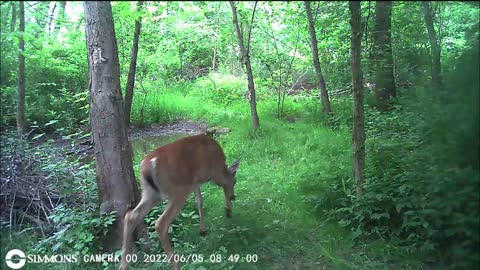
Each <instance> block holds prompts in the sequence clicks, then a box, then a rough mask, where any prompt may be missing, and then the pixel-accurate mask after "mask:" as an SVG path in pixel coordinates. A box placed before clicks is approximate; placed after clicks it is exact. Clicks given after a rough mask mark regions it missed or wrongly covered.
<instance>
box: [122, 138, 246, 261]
mask: <svg viewBox="0 0 480 270" xmlns="http://www.w3.org/2000/svg"><path fill="white" fill-rule="evenodd" d="M209 135H210V134H209V133H203V134H199V135H194V136H190V137H185V138H182V139H179V140H177V141H175V142H173V143H170V144H167V145H165V146H162V147H160V148H157V149H156V150H154V151H153V152H151V153H150V154H148V155H147V156H146V157H145V158H144V159H143V160H142V162H141V177H140V185H141V187H142V196H141V199H140V202H139V203H138V204H137V206H136V207H135V208H134V209H133V210H130V211H128V212H127V213H126V214H125V217H124V231H123V240H122V257H121V263H120V267H119V270H126V269H127V268H128V263H129V262H128V261H127V258H126V256H127V254H130V253H131V252H132V245H133V232H134V231H135V229H136V227H137V226H138V225H139V224H140V222H142V221H143V219H144V218H145V215H146V214H147V213H148V212H149V211H150V210H151V209H152V208H153V207H154V206H155V205H157V204H159V203H160V202H162V201H163V200H165V199H168V202H167V205H166V207H165V210H164V211H163V213H162V214H161V215H160V217H159V218H158V220H157V221H156V222H155V231H156V232H157V235H158V237H159V238H160V242H161V244H162V247H163V249H164V252H165V254H166V256H167V258H169V259H170V263H171V266H172V269H173V270H179V269H180V265H179V264H178V262H177V261H175V260H174V259H172V258H174V257H173V256H174V253H173V249H172V245H171V243H170V238H169V236H168V228H169V226H170V224H171V223H172V222H173V220H174V219H175V218H176V216H177V214H178V213H179V212H180V210H181V209H182V208H183V206H184V204H185V202H186V200H187V198H188V196H189V195H190V194H191V193H192V191H193V193H194V194H195V199H196V204H197V207H198V214H199V219H200V235H201V236H205V235H206V229H205V224H204V215H203V214H204V213H203V198H202V193H201V191H200V186H201V185H202V184H204V183H206V182H208V181H210V180H211V181H212V182H214V183H215V184H217V185H218V186H220V187H221V188H223V191H224V194H225V215H226V217H227V218H232V201H233V200H235V193H234V186H235V183H236V177H235V176H236V173H237V170H238V167H239V164H240V160H239V159H238V160H236V161H235V162H234V163H233V164H232V165H231V166H230V167H227V165H226V164H225V154H224V152H223V150H222V148H221V147H220V145H219V144H218V143H217V142H216V141H215V140H214V139H213V138H212V137H211V136H209Z"/></svg>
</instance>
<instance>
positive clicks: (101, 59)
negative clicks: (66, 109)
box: [84, 1, 140, 251]
mask: <svg viewBox="0 0 480 270" xmlns="http://www.w3.org/2000/svg"><path fill="white" fill-rule="evenodd" d="M84 9H85V29H86V37H87V56H88V63H89V85H90V124H91V128H92V135H93V139H94V143H95V161H96V162H95V163H96V170H97V185H98V193H99V199H100V212H101V213H105V212H111V211H116V217H117V218H116V221H115V223H114V224H113V225H112V227H111V228H110V230H109V233H108V234H107V236H106V237H105V239H103V245H104V247H105V248H106V249H107V250H110V251H111V250H114V249H118V248H120V246H121V240H122V232H123V217H124V215H125V213H126V212H127V210H128V209H129V208H132V207H134V206H135V205H136V203H137V201H138V199H139V197H140V194H139V191H138V188H137V186H136V184H135V176H134V174H133V166H132V150H131V145H130V143H129V142H128V138H127V131H126V129H125V125H124V115H123V106H122V94H121V90H120V67H119V63H118V49H117V41H116V39H115V28H114V26H113V16H112V7H111V5H110V2H102V1H98V2H93V1H92V2H91V1H86V2H85V3H84Z"/></svg>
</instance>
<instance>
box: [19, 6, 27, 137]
mask: <svg viewBox="0 0 480 270" xmlns="http://www.w3.org/2000/svg"><path fill="white" fill-rule="evenodd" d="M19 7H20V11H19V13H20V14H19V17H20V29H19V31H20V36H19V39H18V101H17V132H18V137H19V138H22V136H23V133H24V131H25V41H24V39H23V35H24V34H25V5H24V2H23V1H19Z"/></svg>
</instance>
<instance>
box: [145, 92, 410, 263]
mask: <svg viewBox="0 0 480 270" xmlns="http://www.w3.org/2000/svg"><path fill="white" fill-rule="evenodd" d="M181 93H182V92H181V91H178V90H177V91H168V92H163V93H162V94H158V95H156V96H155V95H152V97H151V103H149V104H150V106H153V107H150V108H148V107H147V110H152V111H155V110H159V111H162V112H163V115H175V116H177V117H180V118H187V119H195V120H205V121H207V122H209V124H211V125H220V126H225V127H228V128H231V129H232V132H231V133H229V134H226V135H222V136H220V137H219V138H217V140H218V141H219V142H220V144H221V145H222V147H223V149H224V151H225V153H226V156H227V161H228V162H232V161H233V160H235V159H237V158H241V163H240V169H239V172H238V174H237V179H238V180H237V181H238V182H237V185H236V194H237V200H236V201H235V204H234V208H233V215H234V218H233V219H232V220H229V219H226V218H224V212H223V211H224V210H223V205H224V199H223V192H222V191H221V190H219V189H218V188H217V187H215V186H213V185H207V186H206V187H204V188H203V192H204V193H205V194H204V197H205V202H204V204H205V209H206V213H207V214H206V226H207V229H208V230H209V234H208V235H207V237H205V238H201V237H199V236H198V224H197V222H195V219H192V222H191V223H190V224H189V222H188V219H189V218H183V217H181V216H180V217H179V218H178V219H177V221H176V224H177V225H179V224H180V225H179V227H180V228H179V227H176V228H175V232H174V234H173V235H172V237H175V238H176V239H178V244H177V247H176V251H177V252H178V253H186V254H188V253H195V254H196V253H201V254H207V255H209V254H218V253H220V254H224V255H229V254H240V255H244V254H257V255H258V258H259V261H258V262H257V263H256V264H252V263H250V264H249V263H241V264H231V263H227V264H226V265H223V264H218V265H216V264H209V263H207V264H201V265H203V266H205V267H206V268H207V269H225V268H226V267H229V266H232V267H233V269H321V268H322V267H324V268H326V269H386V268H392V267H393V268H397V269H398V268H402V269H410V268H411V269H416V268H419V260H418V259H416V258H415V257H414V255H411V254H409V253H408V251H409V250H407V249H401V248H399V247H394V246H391V245H389V244H388V243H385V242H383V241H379V240H377V241H375V242H369V243H363V244H358V243H354V242H353V241H352V240H351V236H350V232H348V231H345V230H344V229H343V228H341V227H340V226H339V225H338V224H336V223H335V222H326V221H325V217H324V216H323V215H322V212H323V211H322V210H323V209H325V208H326V207H324V206H322V205H318V204H315V203H314V202H312V201H311V200H309V198H310V197H311V196H317V197H321V196H323V195H325V194H324V193H325V188H326V187H327V186H328V185H329V184H331V183H332V182H333V181H342V179H346V178H348V177H349V176H350V173H351V167H352V164H351V163H352V161H351V154H350V153H351V133H350V130H349V128H348V127H347V126H340V127H339V128H337V129H335V130H332V129H329V128H326V127H325V126H324V125H323V124H322V122H323V119H322V118H321V117H320V114H319V112H320V110H319V108H314V106H320V103H319V102H316V103H315V102H312V101H311V100H307V101H300V102H296V103H294V102H291V101H288V102H287V104H286V106H287V107H286V111H287V114H288V115H292V116H296V117H297V118H298V119H299V120H298V121H297V122H295V123H289V122H287V121H284V120H281V119H278V118H276V117H275V115H276V103H275V102H260V103H259V104H258V110H259V115H260V126H261V127H260V129H259V130H258V131H257V132H256V133H253V131H252V128H251V121H250V111H249V107H248V104H247V102H246V101H243V102H238V103H235V104H233V105H231V106H228V107H223V106H219V105H218V104H213V103H212V102H209V101H207V100H203V99H202V98H201V97H198V96H190V95H185V94H181ZM149 100H150V99H149ZM306 102H308V104H307V103H306ZM333 102H334V104H335V105H338V106H337V108H339V107H340V108H342V109H343V108H349V107H350V105H351V103H350V102H349V101H348V100H346V99H337V100H335V99H334V100H333ZM172 104H174V105H172ZM342 112H343V111H342ZM343 113H344V114H343V115H342V114H341V113H340V114H339V116H338V117H339V118H341V117H343V118H344V119H346V120H347V122H348V117H347V116H346V115H348V114H347V113H345V112H343ZM163 120H164V121H168V120H170V119H165V118H164V119H163ZM160 121H162V120H160ZM322 193H323V194H322ZM189 212H195V213H196V208H195V203H194V200H193V196H192V198H191V199H190V200H189V202H188V203H187V205H186V207H185V209H184V210H183V213H189ZM185 243H188V244H187V248H185V246H184V245H185ZM183 250H186V252H182V251H183ZM142 267H144V266H140V267H139V268H138V269H142ZM186 269H196V268H195V267H193V268H188V267H186Z"/></svg>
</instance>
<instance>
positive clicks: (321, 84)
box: [304, 1, 332, 114]
mask: <svg viewBox="0 0 480 270" xmlns="http://www.w3.org/2000/svg"><path fill="white" fill-rule="evenodd" d="M304 3H305V10H306V12H307V19H308V31H309V32H310V40H311V43H312V52H313V66H314V67H315V73H316V75H317V86H318V88H320V96H321V99H322V106H323V112H324V113H326V114H330V113H331V112H332V110H331V108H330V100H329V99H328V92H327V87H326V86H325V80H324V78H323V74H322V69H321V67H320V58H319V57H318V41H317V34H316V32H315V22H314V21H313V16H312V8H311V7H310V1H305V2H304Z"/></svg>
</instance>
